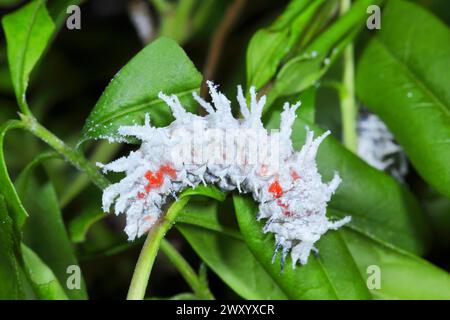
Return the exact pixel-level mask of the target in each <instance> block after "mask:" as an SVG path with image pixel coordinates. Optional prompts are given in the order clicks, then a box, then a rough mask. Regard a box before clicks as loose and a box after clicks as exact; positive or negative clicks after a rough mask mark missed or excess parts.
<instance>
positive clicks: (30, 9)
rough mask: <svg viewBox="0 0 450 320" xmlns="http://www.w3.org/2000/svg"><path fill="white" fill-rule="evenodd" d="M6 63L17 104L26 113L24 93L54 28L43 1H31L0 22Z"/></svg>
mask: <svg viewBox="0 0 450 320" xmlns="http://www.w3.org/2000/svg"><path fill="white" fill-rule="evenodd" d="M2 24H3V29H4V30H5V36H6V42H7V50H8V62H9V68H10V71H11V77H12V81H13V86H14V90H15V93H16V97H17V102H18V104H19V106H20V108H21V110H22V112H27V111H28V106H27V102H26V99H25V92H26V90H27V87H28V80H29V76H30V73H31V71H32V70H33V67H34V66H35V64H36V62H37V61H38V60H39V58H40V56H41V55H42V53H43V52H44V50H45V48H46V46H47V42H48V41H49V39H50V37H51V35H52V33H53V30H54V28H55V26H54V24H53V21H52V19H51V18H50V16H49V15H48V12H47V10H46V8H45V1H44V0H34V1H32V2H30V3H29V4H27V5H25V6H23V7H22V8H20V9H19V10H17V11H15V12H13V13H11V14H9V15H7V16H5V17H4V18H3V20H2Z"/></svg>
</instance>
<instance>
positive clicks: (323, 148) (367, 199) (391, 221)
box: [266, 107, 428, 255]
mask: <svg viewBox="0 0 450 320" xmlns="http://www.w3.org/2000/svg"><path fill="white" fill-rule="evenodd" d="M300 109H301V107H300V108H299V109H298V111H297V112H299V111H300ZM267 119H268V121H267V122H266V127H267V128H268V129H272V128H278V127H279V119H280V110H279V109H277V110H272V111H271V112H270V113H268V114H267ZM305 126H309V127H310V128H311V129H312V130H313V131H314V133H315V136H319V135H320V134H322V133H323V130H322V129H320V128H319V127H317V126H315V125H312V124H310V123H308V122H306V121H304V120H303V119H301V118H300V117H297V119H296V121H295V123H294V126H293V134H292V141H293V143H294V148H296V149H297V150H298V149H299V148H300V147H301V146H302V145H303V143H304V141H305V136H306V131H305ZM317 164H318V168H319V172H320V173H321V174H322V178H323V180H324V181H329V180H331V178H332V177H333V175H334V172H335V171H337V172H338V173H339V175H340V177H341V178H342V182H341V184H340V186H339V188H338V189H337V190H336V194H335V195H333V197H332V198H331V201H330V203H329V206H330V207H331V208H333V209H336V210H339V211H340V212H342V214H343V215H350V216H352V221H351V222H350V223H349V225H351V226H352V228H355V229H357V230H359V231H361V232H363V233H364V234H366V235H368V236H369V237H371V238H377V239H379V240H380V241H382V242H386V243H390V244H393V245H396V246H397V247H399V248H402V249H404V250H407V251H410V252H413V253H416V254H419V255H420V254H423V253H424V252H425V248H426V246H427V236H428V228H427V224H426V222H425V220H424V218H423V215H422V211H421V208H420V206H419V204H418V202H417V200H416V199H415V198H414V197H413V196H412V194H411V193H410V192H409V191H407V190H406V188H405V187H403V186H401V185H400V184H399V183H398V182H397V181H396V180H394V179H393V178H392V177H390V176H388V175H386V174H385V173H383V172H380V171H378V170H376V169H374V168H372V167H370V166H369V165H368V164H366V163H365V162H364V161H362V160H361V159H360V158H359V157H357V156H356V155H354V154H353V153H351V152H350V151H348V150H347V149H346V148H344V147H343V146H342V144H340V143H339V142H338V141H337V140H336V139H335V138H334V137H333V136H328V137H327V138H326V139H325V140H324V141H323V142H322V144H321V145H320V147H319V151H318V154H317Z"/></svg>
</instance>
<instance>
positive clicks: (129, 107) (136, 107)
mask: <svg viewBox="0 0 450 320" xmlns="http://www.w3.org/2000/svg"><path fill="white" fill-rule="evenodd" d="M196 90H199V87H197V86H196V87H195V88H191V89H188V90H185V91H181V92H178V93H171V94H175V95H177V96H178V97H183V96H186V95H188V94H189V93H192V92H193V91H196ZM158 103H161V104H162V103H164V101H162V100H161V99H159V98H158V97H156V98H153V99H151V100H150V101H137V102H134V103H130V104H124V105H121V106H120V105H119V106H118V107H117V109H118V110H119V111H115V112H113V113H111V114H110V115H109V116H106V117H104V118H103V119H102V118H100V119H99V120H98V121H96V123H97V124H102V123H105V122H109V121H112V120H114V119H117V118H120V117H123V116H124V115H127V114H128V113H134V112H137V111H141V110H143V109H145V108H147V107H149V106H152V105H155V104H158ZM120 110H121V111H120Z"/></svg>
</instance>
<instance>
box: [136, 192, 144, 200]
mask: <svg viewBox="0 0 450 320" xmlns="http://www.w3.org/2000/svg"><path fill="white" fill-rule="evenodd" d="M137 197H138V199H143V198H144V197H145V193H143V192H138V194H137Z"/></svg>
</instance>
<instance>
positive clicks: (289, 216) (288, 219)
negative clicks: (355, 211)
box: [98, 82, 350, 267]
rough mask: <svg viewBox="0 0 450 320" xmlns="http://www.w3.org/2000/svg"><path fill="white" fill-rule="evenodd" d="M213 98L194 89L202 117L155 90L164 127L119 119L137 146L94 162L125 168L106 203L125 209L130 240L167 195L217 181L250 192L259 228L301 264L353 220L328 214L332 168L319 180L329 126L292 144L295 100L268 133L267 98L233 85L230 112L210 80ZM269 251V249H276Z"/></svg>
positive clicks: (334, 185)
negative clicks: (167, 119)
mask: <svg viewBox="0 0 450 320" xmlns="http://www.w3.org/2000/svg"><path fill="white" fill-rule="evenodd" d="M208 86H209V90H210V95H211V99H212V103H208V102H206V101H205V100H203V99H201V98H200V97H199V96H198V95H197V94H195V93H194V99H195V100H196V101H197V102H198V103H199V104H200V105H201V106H202V107H203V108H204V109H205V110H206V112H207V115H206V116H203V117H202V116H198V115H195V114H192V113H189V112H187V111H186V110H185V109H184V108H183V107H182V105H181V103H180V101H179V100H178V98H177V97H176V96H175V95H172V96H166V95H164V94H163V93H160V94H159V97H160V98H161V99H162V100H164V101H165V102H166V103H167V105H168V106H169V107H170V108H171V110H172V113H173V116H174V118H175V120H174V121H173V122H172V123H171V124H170V125H169V126H167V127H163V128H156V127H153V126H151V124H150V118H149V117H148V116H146V120H145V124H144V125H132V126H122V127H120V128H119V132H118V133H119V135H120V136H122V137H134V138H137V139H138V140H140V141H142V144H141V146H140V148H139V149H138V150H136V151H132V152H130V154H129V155H128V156H125V157H122V158H119V159H117V160H115V161H113V162H111V163H109V164H105V165H104V164H100V163H99V164H98V165H99V166H100V167H101V168H102V170H103V171H104V172H108V171H112V172H124V173H125V177H124V178H123V179H122V180H120V181H119V182H117V183H115V184H112V185H111V186H109V187H108V188H106V189H105V190H104V192H103V199H102V202H103V210H104V211H105V212H108V211H110V209H111V207H112V206H113V205H114V211H115V213H116V214H120V213H125V214H126V227H125V232H126V233H127V235H128V237H129V239H130V240H133V239H135V238H136V237H139V236H141V235H142V234H144V233H145V232H147V231H148V230H149V229H150V228H151V227H152V226H153V225H154V224H155V222H156V221H157V220H158V218H159V217H160V215H161V214H162V206H163V205H164V204H165V203H166V201H167V200H168V199H169V198H170V197H175V198H176V195H177V193H179V192H180V191H182V190H183V189H186V188H188V187H192V188H195V187H196V186H198V185H199V184H205V185H208V184H214V185H216V186H218V187H219V188H220V189H221V190H224V191H232V190H237V191H238V192H240V193H251V194H252V195H253V198H254V199H255V201H257V202H258V203H259V213H258V215H257V217H256V218H257V219H264V220H265V226H264V232H271V233H273V234H274V236H275V254H276V253H277V252H278V251H281V256H282V262H283V261H284V259H285V257H286V256H287V254H290V255H291V258H292V264H293V267H295V265H296V263H297V262H298V261H299V262H300V263H301V264H305V263H306V262H307V260H308V257H309V254H310V252H311V250H314V251H315V250H316V249H315V247H314V243H315V242H316V241H318V240H319V239H320V237H321V236H322V235H323V234H324V233H325V232H327V231H328V230H330V229H337V228H339V227H340V226H342V225H344V224H345V223H347V222H349V221H350V217H345V218H343V219H342V220H339V221H330V220H329V219H328V218H327V217H326V208H327V203H328V201H329V200H330V198H331V196H332V195H333V194H334V192H335V190H336V188H337V187H338V186H339V184H340V182H341V179H340V177H339V175H338V174H337V173H335V175H334V178H333V179H332V180H331V181H330V182H328V183H324V182H322V177H321V175H320V173H319V172H318V170H317V166H316V154H317V150H318V148H319V145H320V143H321V142H322V141H323V140H324V139H325V138H326V137H327V136H328V135H329V134H330V132H329V131H327V132H326V133H324V134H323V135H321V136H319V137H317V138H314V133H313V132H312V131H311V130H309V128H306V130H307V137H306V142H305V144H304V145H303V147H302V148H301V149H300V150H299V151H298V152H295V151H294V149H293V146H292V141H291V134H292V125H293V123H294V121H295V118H296V109H297V108H298V107H299V106H300V103H297V104H295V105H292V106H290V105H289V103H286V104H285V105H284V110H283V112H282V113H281V121H280V130H279V131H272V132H269V131H268V130H266V129H265V128H264V126H263V124H262V121H261V116H262V110H263V106H264V104H265V100H266V98H265V97H264V96H263V97H261V98H260V99H257V96H256V91H255V89H254V88H253V87H252V88H251V89H250V102H249V103H250V106H249V107H248V106H247V101H246V99H245V98H244V95H243V92H242V88H241V87H240V86H238V95H237V101H238V103H239V106H240V113H241V115H242V119H236V118H234V117H233V115H232V112H231V102H230V101H229V100H228V99H227V98H226V97H225V96H224V95H223V94H222V93H220V92H219V91H218V90H217V87H216V86H214V84H213V83H212V82H208ZM275 254H274V256H275Z"/></svg>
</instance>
